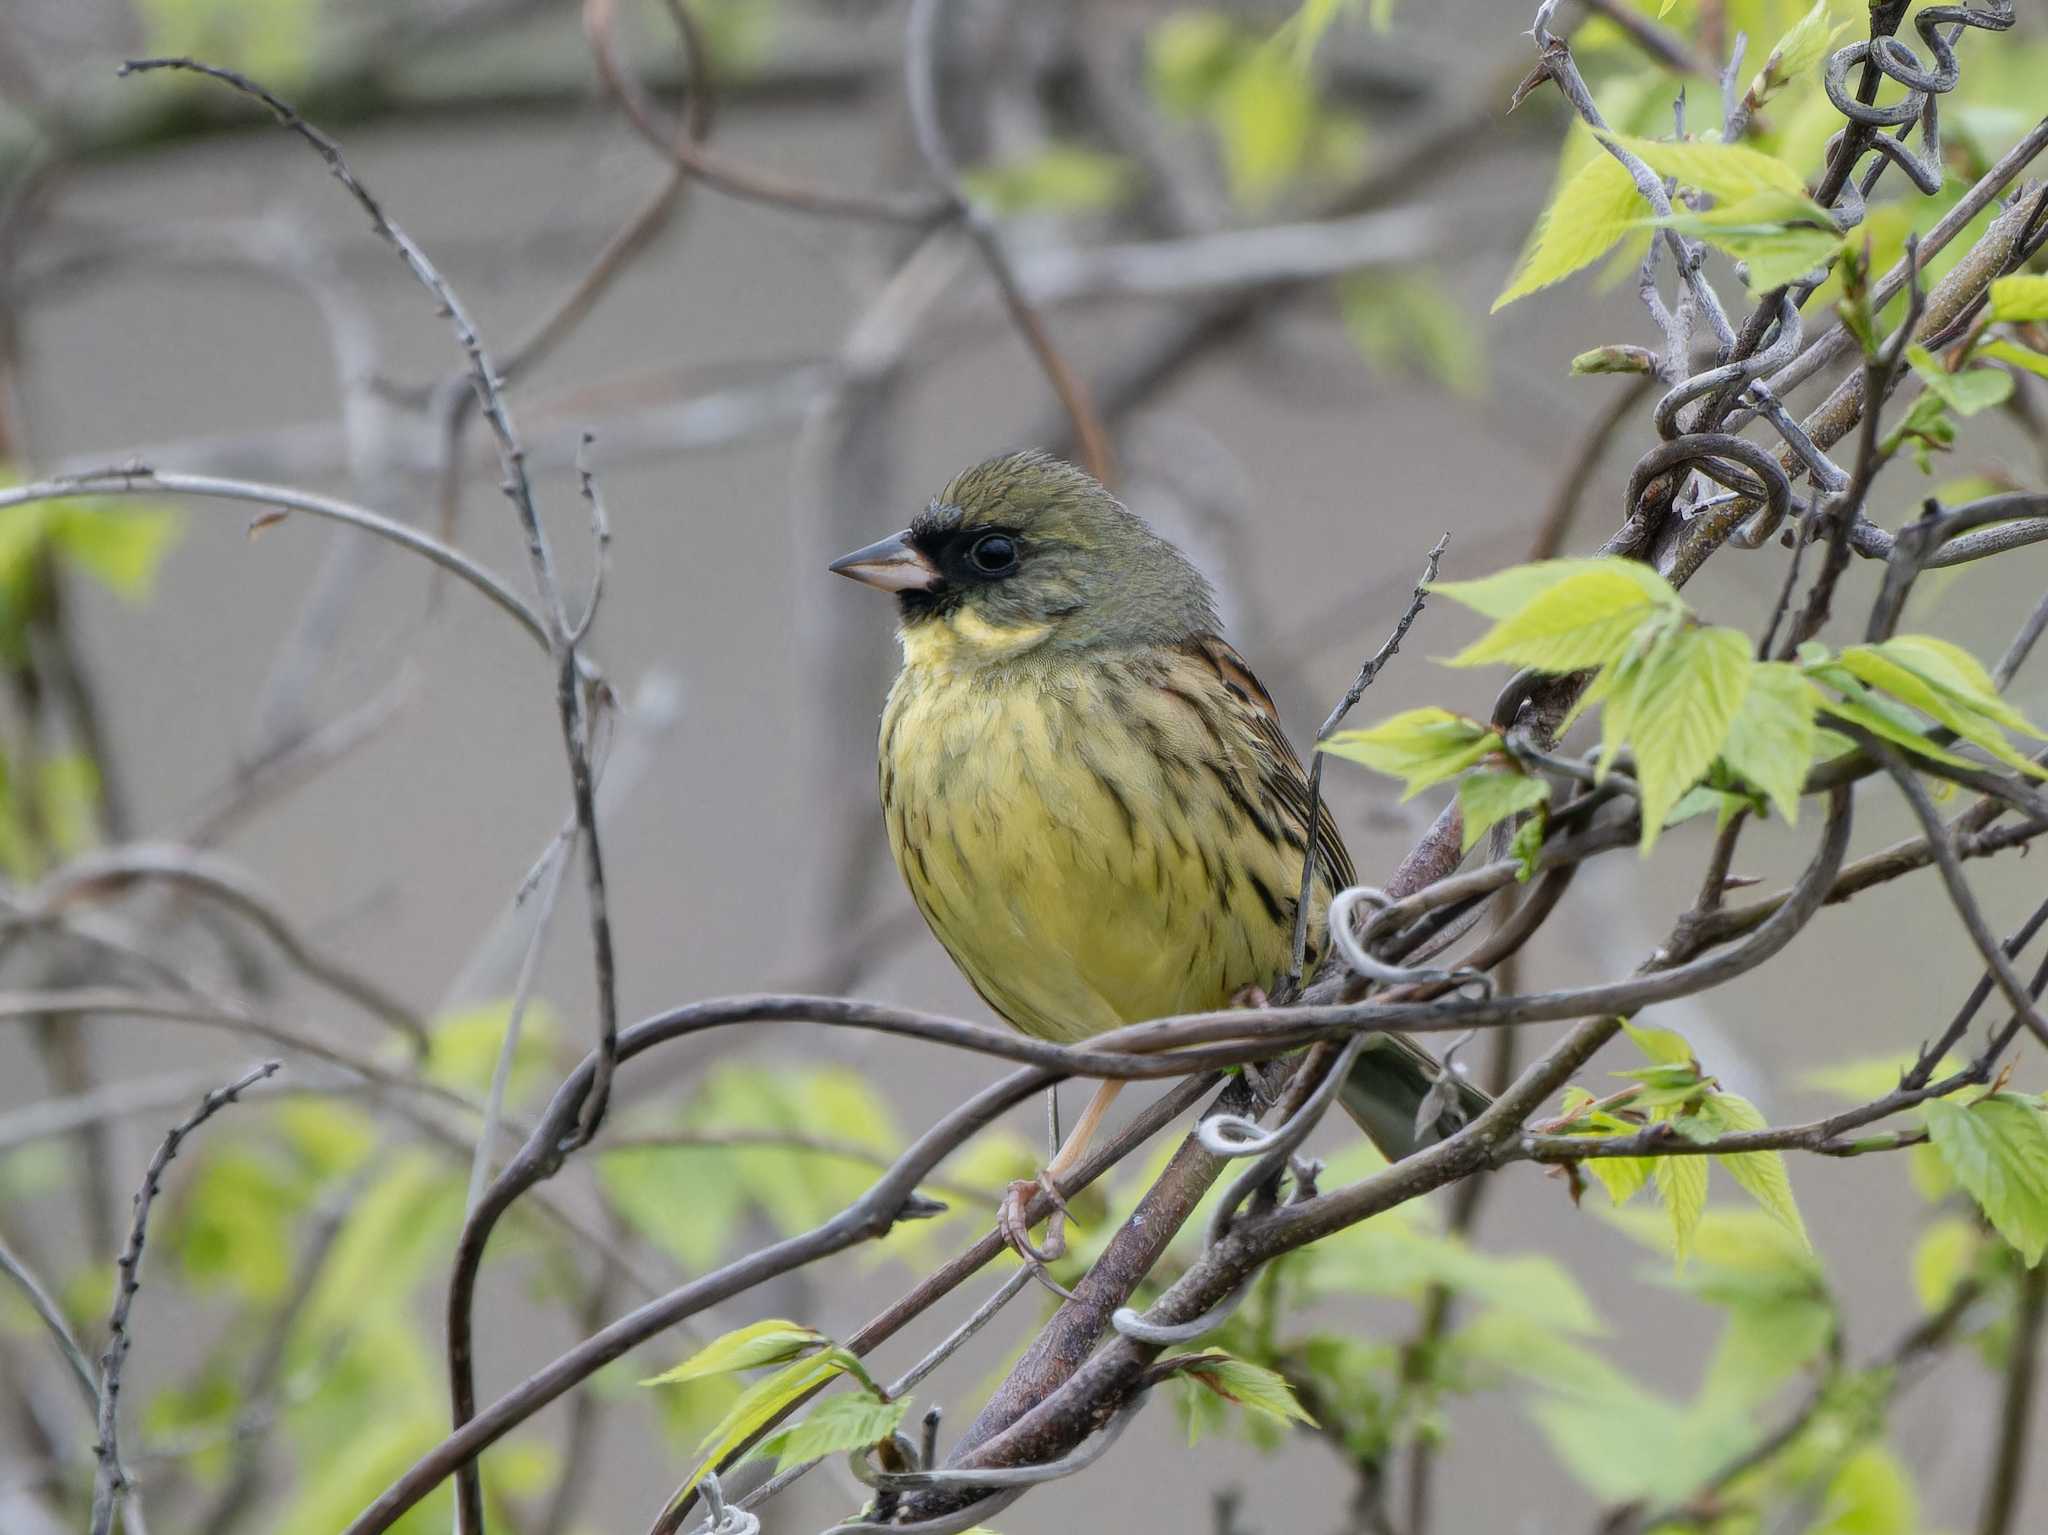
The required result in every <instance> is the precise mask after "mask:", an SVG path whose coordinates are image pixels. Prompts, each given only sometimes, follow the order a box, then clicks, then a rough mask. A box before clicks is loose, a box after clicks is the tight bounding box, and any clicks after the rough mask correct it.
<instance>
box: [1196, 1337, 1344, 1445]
mask: <svg viewBox="0 0 2048 1535" xmlns="http://www.w3.org/2000/svg"><path fill="white" fill-rule="evenodd" d="M1172 1363H1174V1364H1176V1365H1178V1366H1179V1371H1178V1373H1180V1374H1182V1375H1185V1376H1186V1377H1188V1378H1189V1379H1190V1380H1193V1381H1196V1382H1199V1383H1200V1384H1201V1385H1204V1386H1207V1387H1208V1388H1209V1389H1210V1390H1211V1391H1213V1392H1215V1393H1216V1394H1217V1395H1218V1396H1220V1397H1222V1398H1223V1399H1224V1400H1225V1401H1226V1402H1235V1403H1237V1405H1238V1406H1240V1407H1243V1408H1246V1409H1247V1410H1249V1411H1251V1412H1256V1413H1260V1414H1262V1415H1263V1416H1265V1417H1268V1418H1271V1419H1273V1420H1274V1421H1275V1422H1277V1423H1306V1424H1308V1425H1309V1426H1310V1427H1311V1428H1313V1427H1314V1426H1315V1421H1316V1420H1315V1419H1314V1418H1312V1417H1310V1416H1309V1415H1308V1412H1307V1410H1306V1409H1305V1408H1303V1406H1302V1405H1301V1403H1300V1402H1299V1401H1298V1400H1297V1399H1296V1398H1295V1395H1294V1388H1293V1387H1292V1386H1290V1385H1288V1384H1287V1381H1286V1380H1285V1378H1284V1377H1282V1376H1281V1375H1279V1374H1278V1373H1277V1372H1275V1371H1273V1370H1269V1369H1267V1368H1266V1367H1265V1366H1263V1365H1256V1364H1251V1363H1249V1362H1248V1361H1246V1360H1243V1359H1238V1358H1235V1357H1233V1356H1232V1355H1229V1354H1226V1353H1224V1352H1223V1351H1222V1350H1221V1349H1206V1350H1204V1351H1203V1352H1202V1353H1199V1354H1189V1355H1187V1356H1185V1358H1184V1359H1176V1360H1173V1361H1172Z"/></svg>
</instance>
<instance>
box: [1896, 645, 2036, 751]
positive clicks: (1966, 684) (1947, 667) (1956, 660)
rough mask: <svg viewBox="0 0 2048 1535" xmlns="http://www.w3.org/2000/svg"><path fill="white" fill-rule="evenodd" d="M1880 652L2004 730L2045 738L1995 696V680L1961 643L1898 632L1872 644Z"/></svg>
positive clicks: (2017, 711)
mask: <svg viewBox="0 0 2048 1535" xmlns="http://www.w3.org/2000/svg"><path fill="white" fill-rule="evenodd" d="M1875 648H1876V649H1877V651H1878V653H1879V654H1880V655H1883V656H1885V657H1887V658H1889V659H1890V660H1893V661H1896V662H1898V663H1899V664H1900V665H1901V666H1904V667H1906V668H1908V669H1909V670H1911V671H1913V672H1915V673H1917V674H1918V675H1919V676H1920V677H1922V678H1923V679H1924V680H1926V681H1927V682H1929V683H1931V684H1933V685H1934V686H1935V687H1937V688H1940V689H1941V690H1942V691H1943V692H1945V693H1948V694H1949V695H1950V696H1951V697H1953V698H1955V699H1957V700H1958V701H1960V702H1962V703H1964V704H1967V705H1968V706H1969V707H1970V708H1972V709H1974V710H1975V711H1976V712H1977V713H1979V714H1982V715H1984V716H1985V717H1986V718H1988V719H1992V720H1996V721H1997V722H1998V723H1999V724H2000V725H2003V726H2004V727H2005V728H2006V729H2007V730H2012V731H2017V732H2018V733H2019V734H2021V735H2027V736H2032V737H2033V738H2034V739H2035V740H2037V741H2043V740H2048V733H2044V732H2042V731H2041V730H2039V729H2037V728H2036V727H2035V726H2034V725H2033V724H2031V723H2030V722H2029V721H2028V720H2027V717H2026V716H2025V715H2023V714H2021V713H2020V712H2019V710H2017V709H2015V708H2013V707H2012V705H2011V704H2008V703H2007V702H2006V701H2005V700H2004V699H2003V698H2001V697H1999V694H1998V684H1997V683H1995V682H1993V681H1992V680H1991V674H1990V673H1989V672H1987V671H1985V670H1984V665H1983V663H1982V662H1981V661H1979V660H1978V659H1977V658H1976V657H1975V656H1973V655H1971V654H1970V653H1969V651H1967V650H1965V649H1963V647H1962V646H1960V645H1956V644H1952V643H1951V642H1949V641H1948V640H1944V639H1937V638H1936V637H1935V636H1933V635H1931V634H1899V635H1894V636H1893V637H1892V638H1891V639H1888V640H1886V641H1885V642H1884V643H1883V644H1881V645H1879V646H1877V647H1875Z"/></svg>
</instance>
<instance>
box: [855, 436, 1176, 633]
mask: <svg viewBox="0 0 2048 1535" xmlns="http://www.w3.org/2000/svg"><path fill="white" fill-rule="evenodd" d="M832 569H833V570H835V571H837V572H838V573H839V574H840V575H843V576H851V577H852V578H853V579H854V580H856V581H863V582H866V583H867V584H868V585H869V586H873V587H876V588H878V589H880V590H882V591H886V592H894V593H896V597H897V601H898V603H899V605H900V606H901V608H902V612H903V645H904V651H905V654H906V656H907V657H908V658H909V659H910V660H912V661H913V662H915V661H919V660H930V661H943V662H946V663H949V664H952V665H956V666H957V665H962V664H965V665H970V666H972V665H978V664H988V663H993V662H1001V661H1006V660H1010V659H1013V658H1015V657H1018V656H1021V655H1023V654H1025V653H1027V652H1031V651H1040V650H1045V649H1047V648H1051V649H1055V650H1061V651H1074V650H1089V649H1100V648H1121V647H1127V646H1137V645H1168V644H1173V643H1175V642H1177V641H1179V640H1183V639H1187V638H1188V637H1190V636H1191V635H1196V634H1206V633H1213V632H1214V631H1215V629H1216V610H1215V605H1214V600H1213V597H1212V595H1211V593H1210V590H1209V583H1208V582H1207V581H1205V580H1204V579H1203V578H1202V574H1201V572H1200V571H1198V570H1196V569H1195V567H1194V566H1193V565H1191V564H1189V563H1188V561H1187V559H1186V557H1185V556H1184V555H1182V554H1181V552H1180V551H1179V550H1178V549H1176V548H1174V547H1173V545H1171V544H1169V543H1168V542H1166V540H1165V539H1163V538H1161V537H1159V536H1158V535H1157V534H1156V533H1154V532H1153V531H1152V530H1151V529H1150V528H1148V527H1146V526H1145V524H1144V523H1143V522H1142V521H1140V520H1139V519H1138V518H1137V517H1136V516H1134V515H1133V514H1132V513H1131V512H1130V511H1128V510H1127V509H1126V508H1125V507H1124V505H1123V503H1122V502H1120V501H1118V500H1117V498H1116V497H1115V496H1113V495H1111V494H1110V493H1109V492H1108V491H1107V490H1106V489H1104V488H1103V486H1102V485H1101V484H1100V483H1099V482H1097V481H1096V480H1095V479H1093V478H1092V477H1091V476H1089V475H1087V474H1085V473H1083V472H1082V471H1081V470H1079V469H1076V468H1075V467H1074V466H1073V465H1071V464H1066V463H1062V462H1061V461H1060V460H1058V459H1056V458H1053V457H1051V456H1050V455H1048V454H1045V453H1036V452H1033V453H1012V454H1008V455H1005V456H1004V457H1002V458H992V459H990V460H988V461H987V462H986V463H982V464H977V465H975V467H974V468H972V469H969V470H967V471H965V472H964V473H962V474H960V475H958V476H956V477H955V478H954V480H953V482H952V483H951V484H949V485H948V486H947V487H946V488H945V489H944V490H942V491H940V492H939V494H938V495H936V496H934V497H933V498H932V502H931V504H930V505H929V506H928V507H926V508H925V510H924V511H922V512H920V513H919V514H918V516H917V518H916V520H915V521H913V522H912V523H911V524H910V526H909V527H908V528H905V529H904V530H903V531H902V532H901V533H896V534H893V535H891V536H890V537H888V538H885V539H882V540H881V541H880V542H878V543H873V544H870V545H868V546H867V547H866V548H865V549H856V550H855V551H854V552H853V553H852V554H849V555H847V556H846V557H845V558H843V559H840V560H836V561H834V562H833V565H832Z"/></svg>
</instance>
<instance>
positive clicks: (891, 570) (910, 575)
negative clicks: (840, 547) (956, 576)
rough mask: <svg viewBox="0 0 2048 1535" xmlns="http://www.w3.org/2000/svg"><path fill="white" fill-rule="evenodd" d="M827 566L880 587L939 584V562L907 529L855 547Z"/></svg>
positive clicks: (921, 589) (893, 588)
mask: <svg viewBox="0 0 2048 1535" xmlns="http://www.w3.org/2000/svg"><path fill="white" fill-rule="evenodd" d="M827 568H828V569H830V570H832V571H835V572H836V573H838V574H839V575H842V576H851V577H853V579H854V580H856V581H862V582H865V583H866V584H867V585H869V586H872V587H874V588H875V589H876V590H877V591H884V592H928V591H930V590H931V589H932V588H933V587H935V586H937V585H938V584H939V568H938V566H936V565H934V564H933V563H932V562H931V561H930V560H928V559H926V558H925V557H924V556H923V555H922V554H919V553H918V552H917V550H916V549H915V548H913V547H912V546H911V543H910V533H909V530H908V529H906V530H905V531H903V532H901V533H893V534H891V535H890V536H889V537H887V538H885V539H882V540H881V541H879V542H878V543H872V544H869V545H868V546H867V548H865V549H856V550H854V551H853V553H851V554H848V555H844V556H842V557H840V558H839V559H836V560H834V561H833V562H832V563H831V565H830V566H829V567H827Z"/></svg>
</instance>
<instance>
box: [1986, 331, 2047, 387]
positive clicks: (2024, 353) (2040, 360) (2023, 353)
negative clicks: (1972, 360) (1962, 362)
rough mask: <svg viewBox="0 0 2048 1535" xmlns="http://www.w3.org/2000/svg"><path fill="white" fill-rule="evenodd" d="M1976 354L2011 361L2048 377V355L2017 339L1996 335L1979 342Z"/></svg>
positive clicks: (2017, 365) (2015, 365)
mask: <svg viewBox="0 0 2048 1535" xmlns="http://www.w3.org/2000/svg"><path fill="white" fill-rule="evenodd" d="M1976 355H1977V356H1979V357H1989V358H1992V359H1994V360H1995V361H1998V362H2005V363H2011V364H2012V365H2013V366H2014V367H2015V368H2025V369H2026V370H2027V371H2028V372H2029V373H2035V374H2039V375H2040V376H2041V377H2042V378H2048V356H2043V355H2042V354H2041V353H2039V352H2037V351H2035V350H2034V349H2033V348H2032V347H2025V346H2021V345H2020V344H2019V343H2018V342H2016V341H2007V340H2004V339H2003V338H2001V337H1997V336H1994V337H1992V338H1991V339H1990V340H1988V341H1980V342H1978V343H1977V352H1976Z"/></svg>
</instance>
